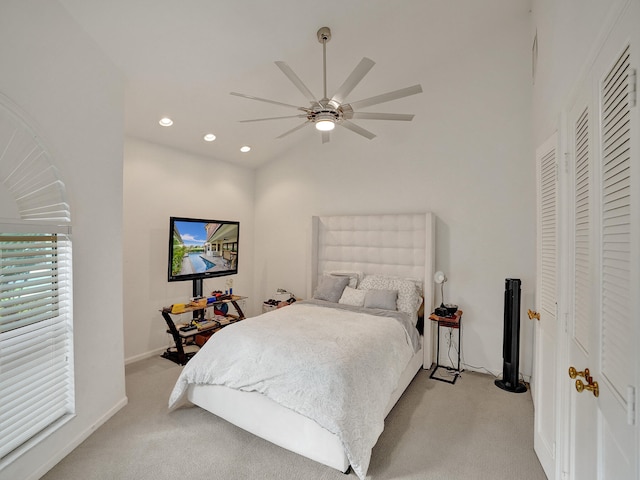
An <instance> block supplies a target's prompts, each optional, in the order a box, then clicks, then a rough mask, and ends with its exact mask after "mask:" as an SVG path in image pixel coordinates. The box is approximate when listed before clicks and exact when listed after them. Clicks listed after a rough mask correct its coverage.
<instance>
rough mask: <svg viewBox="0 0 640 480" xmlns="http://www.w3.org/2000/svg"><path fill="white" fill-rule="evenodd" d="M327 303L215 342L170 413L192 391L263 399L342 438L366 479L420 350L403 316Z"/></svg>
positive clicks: (247, 325)
mask: <svg viewBox="0 0 640 480" xmlns="http://www.w3.org/2000/svg"><path fill="white" fill-rule="evenodd" d="M321 303H322V302H316V303H315V304H309V303H307V302H298V303H296V304H293V305H291V306H289V307H286V308H282V309H278V310H275V311H271V312H268V313H266V314H263V315H260V316H258V317H254V318H250V319H247V320H244V321H242V322H239V323H237V324H234V325H231V326H228V327H227V328H225V329H223V330H221V331H220V332H218V333H216V334H215V335H213V336H212V337H211V339H210V340H209V341H208V342H207V343H206V344H205V345H204V347H203V348H202V349H201V350H200V351H199V352H198V353H197V354H196V355H195V356H194V357H193V358H192V359H191V360H190V361H189V363H188V364H187V365H186V366H185V368H184V370H183V371H182V374H181V375H180V377H179V378H178V381H177V383H176V385H175V387H174V390H173V392H172V394H171V398H170V400H169V407H170V408H173V407H176V406H178V405H179V404H181V403H182V402H184V400H185V393H186V390H187V388H188V386H189V384H214V385H225V386H227V387H230V388H234V389H238V390H243V391H257V392H260V393H262V394H264V395H266V396H267V397H269V398H270V399H272V400H274V401H275V402H277V403H279V404H281V405H283V406H285V407H287V408H290V409H292V410H294V411H296V412H298V413H300V414H302V415H304V416H306V417H309V418H311V419H313V420H315V421H316V422H317V423H318V424H319V425H321V426H322V427H324V428H326V429H327V430H329V431H330V432H332V433H334V434H336V435H338V437H339V438H340V439H341V441H342V443H343V444H344V448H345V452H346V455H347V458H348V459H349V462H350V463H351V467H352V468H353V470H354V471H355V472H356V474H357V475H358V477H360V478H361V479H364V478H365V475H366V472H367V468H368V466H369V461H370V459H371V449H372V448H373V446H374V445H375V443H376V441H377V440H378V437H379V436H380V434H381V433H382V430H383V428H384V414H385V407H386V406H387V404H388V402H389V399H390V397H391V393H392V392H393V391H394V390H395V388H396V387H397V384H398V379H399V378H400V375H401V373H402V371H403V370H404V369H405V367H406V366H407V364H408V363H409V360H410V359H411V356H412V355H413V352H414V350H415V351H417V349H418V348H419V346H417V345H415V343H416V342H415V338H414V339H413V342H412V339H411V335H410V334H409V333H408V332H407V328H406V327H405V326H403V324H405V325H406V323H407V322H406V321H405V320H406V319H404V318H402V317H399V318H398V319H395V318H389V317H388V316H376V315H371V314H364V313H360V312H356V311H353V310H354V309H353V308H352V309H336V308H327V307H326V306H322V305H321ZM333 305H335V304H333ZM380 313H382V314H383V315H389V312H386V313H383V312H380ZM394 313H396V312H394ZM399 315H400V316H402V315H404V314H399ZM409 329H410V326H409ZM414 330H415V329H414ZM410 331H411V330H410ZM412 343H413V345H412Z"/></svg>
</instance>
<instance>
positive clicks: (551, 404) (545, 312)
mask: <svg viewBox="0 0 640 480" xmlns="http://www.w3.org/2000/svg"><path fill="white" fill-rule="evenodd" d="M536 169H537V212H538V214H537V224H538V225H537V227H538V228H537V231H538V242H537V247H536V250H537V283H538V285H537V287H538V288H537V291H538V295H537V302H536V303H537V305H536V309H537V311H538V312H539V314H540V318H539V319H538V321H537V322H536V325H535V330H534V339H535V340H534V341H535V347H534V349H535V352H534V358H535V360H534V365H533V369H534V370H533V376H532V394H533V401H534V405H535V417H534V449H535V451H536V454H537V455H538V458H539V459H540V463H541V464H542V468H543V469H544V471H545V473H546V474H547V477H548V478H549V480H554V479H555V469H556V460H555V459H556V411H557V407H556V400H557V395H556V370H557V360H556V346H557V321H556V317H557V312H556V310H557V275H558V268H557V265H558V215H557V208H558V166H557V135H555V134H554V135H553V136H552V137H551V138H549V139H548V140H547V141H546V142H545V143H544V144H543V145H541V146H540V147H539V148H538V149H537V151H536Z"/></svg>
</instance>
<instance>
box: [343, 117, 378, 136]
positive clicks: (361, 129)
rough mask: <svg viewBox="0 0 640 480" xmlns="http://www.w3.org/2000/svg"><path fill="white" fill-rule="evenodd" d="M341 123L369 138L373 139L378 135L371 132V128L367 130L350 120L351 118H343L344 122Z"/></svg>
mask: <svg viewBox="0 0 640 480" xmlns="http://www.w3.org/2000/svg"><path fill="white" fill-rule="evenodd" d="M340 125H342V126H343V127H345V128H347V129H349V130H351V131H352V132H355V133H357V134H358V135H362V136H363V137H367V138H368V139H369V140H373V139H374V138H376V136H375V135H374V134H373V133H371V132H370V131H369V130H365V129H364V128H362V127H360V126H358V125H356V124H355V123H353V122H350V121H349V120H342V122H340Z"/></svg>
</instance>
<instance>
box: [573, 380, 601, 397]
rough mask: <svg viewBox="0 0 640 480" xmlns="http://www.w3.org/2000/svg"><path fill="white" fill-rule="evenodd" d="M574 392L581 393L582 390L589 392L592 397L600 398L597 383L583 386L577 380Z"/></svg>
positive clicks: (580, 381)
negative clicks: (591, 393)
mask: <svg viewBox="0 0 640 480" xmlns="http://www.w3.org/2000/svg"><path fill="white" fill-rule="evenodd" d="M576 390H577V391H578V393H582V392H583V391H584V390H589V391H590V392H593V396H594V397H598V396H600V389H599V388H598V382H593V383H590V384H587V385H585V384H584V383H582V380H580V379H578V380H576Z"/></svg>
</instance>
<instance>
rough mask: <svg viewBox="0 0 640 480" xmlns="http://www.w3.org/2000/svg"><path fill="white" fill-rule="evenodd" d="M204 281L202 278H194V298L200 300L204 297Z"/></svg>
mask: <svg viewBox="0 0 640 480" xmlns="http://www.w3.org/2000/svg"><path fill="white" fill-rule="evenodd" d="M202 283H203V282H202V279H201V278H194V279H193V295H192V296H193V297H194V298H199V297H201V296H202Z"/></svg>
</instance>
